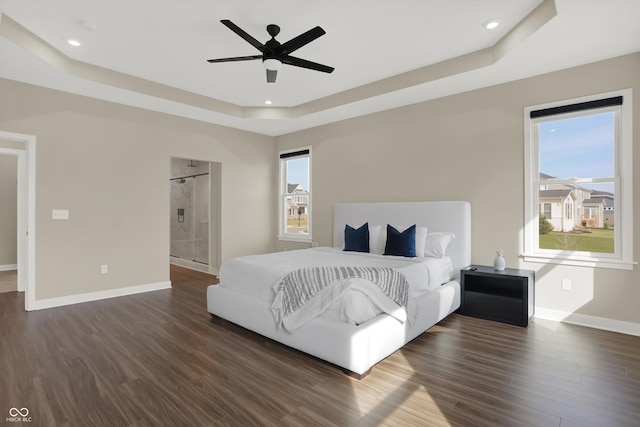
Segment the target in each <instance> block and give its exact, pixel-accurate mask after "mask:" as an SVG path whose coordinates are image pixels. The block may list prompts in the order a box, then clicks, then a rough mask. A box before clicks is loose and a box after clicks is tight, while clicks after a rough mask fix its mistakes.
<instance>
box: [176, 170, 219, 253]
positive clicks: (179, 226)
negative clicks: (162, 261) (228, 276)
mask: <svg viewBox="0 0 640 427" xmlns="http://www.w3.org/2000/svg"><path fill="white" fill-rule="evenodd" d="M180 160H182V159H180ZM184 161H185V162H187V161H188V160H184ZM192 163H193V162H192ZM200 163H204V162H200ZM193 172H196V173H194V174H193V175H179V176H178V177H176V178H172V179H171V249H170V253H171V256H172V257H176V258H181V259H183V260H186V261H193V262H196V263H199V264H207V265H208V264H209V217H210V214H209V198H210V190H209V173H208V172H207V173H204V172H200V173H198V171H196V170H194V171H193Z"/></svg>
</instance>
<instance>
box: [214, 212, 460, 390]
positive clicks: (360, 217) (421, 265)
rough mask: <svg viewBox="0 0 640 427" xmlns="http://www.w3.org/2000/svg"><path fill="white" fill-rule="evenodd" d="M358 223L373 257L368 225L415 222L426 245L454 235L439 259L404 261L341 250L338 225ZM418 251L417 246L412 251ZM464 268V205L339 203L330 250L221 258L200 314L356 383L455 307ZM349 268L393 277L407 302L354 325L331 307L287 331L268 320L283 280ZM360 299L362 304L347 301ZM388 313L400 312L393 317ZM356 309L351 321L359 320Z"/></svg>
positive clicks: (273, 313) (273, 314) (357, 281)
mask: <svg viewBox="0 0 640 427" xmlns="http://www.w3.org/2000/svg"><path fill="white" fill-rule="evenodd" d="M364 224H370V225H371V231H372V233H371V235H370V239H371V251H374V242H373V240H374V231H373V228H374V227H375V226H374V225H386V224H391V225H395V226H398V230H400V229H401V228H400V227H409V226H411V225H413V224H416V225H419V226H426V234H427V236H428V238H429V239H431V238H432V236H437V235H443V234H447V235H455V238H453V239H452V240H450V243H448V246H446V254H439V255H438V257H434V256H432V257H416V259H412V258H405V257H400V256H388V255H381V254H379V253H372V254H367V253H360V252H357V251H350V252H345V251H343V248H344V247H345V241H344V236H345V226H346V225H350V226H351V227H354V228H355V227H360V226H363V225H364ZM421 231H424V229H421ZM416 234H420V233H416ZM350 238H351V237H349V239H350ZM417 239H418V237H417ZM429 241H430V240H427V244H426V246H427V247H428V243H429ZM422 242H424V240H423V241H422ZM420 244H424V243H420ZM421 250H422V249H420V248H419V247H418V251H419V252H420V253H421ZM376 252H379V250H376ZM427 253H428V252H427ZM431 255H433V254H431ZM440 255H444V256H440ZM429 258H442V259H435V260H434V259H429ZM470 262H471V207H470V204H469V203H468V202H464V201H433V202H404V203H339V204H336V205H335V206H334V212H333V247H326V248H322V247H321V248H310V249H304V250H299V251H290V252H281V253H274V254H265V255H253V256H247V257H239V258H233V259H230V260H227V261H225V262H224V263H223V265H222V266H221V271H220V284H219V285H212V286H209V287H208V288H207V309H208V311H209V313H211V315H212V316H217V317H220V318H223V319H226V320H228V321H230V322H233V323H235V324H237V325H240V326H242V327H244V328H247V329H249V330H251V331H254V332H256V333H258V334H261V335H263V336H265V337H268V338H271V339H273V340H275V341H278V342H280V343H282V344H285V345H287V346H289V347H292V348H295V349H297V350H300V351H302V352H305V353H308V354H310V355H312V356H315V357H318V358H320V359H322V360H325V361H327V362H330V363H332V364H334V365H337V366H339V367H341V368H342V369H343V370H345V371H346V372H347V373H349V374H351V375H353V376H355V377H357V378H361V377H363V376H364V375H366V374H367V373H368V372H369V371H370V369H371V368H372V367H373V366H374V365H375V364H376V363H378V362H379V361H381V360H382V359H384V358H385V357H387V356H389V355H390V354H392V353H393V352H395V351H396V350H398V349H399V348H401V347H402V346H404V345H405V344H406V343H408V342H409V341H411V340H413V339H414V338H416V337H417V336H419V335H420V334H422V333H423V332H425V331H426V330H427V329H429V328H430V327H432V326H433V325H435V324H436V323H438V322H439V321H440V320H442V319H444V318H445V317H446V316H448V315H449V314H451V313H452V312H453V311H455V310H456V309H457V308H458V307H459V305H460V284H459V282H458V280H459V272H460V269H461V268H463V267H466V266H468V265H469V264H470ZM351 265H353V266H355V267H354V268H361V269H362V270H364V269H366V268H368V267H366V266H375V268H376V269H380V270H382V269H384V270H385V271H389V270H393V271H397V272H400V273H401V277H402V278H406V282H407V283H408V285H406V284H405V285H406V286H408V288H407V289H409V292H408V295H409V296H408V298H406V299H405V301H406V302H407V303H406V304H405V305H402V304H400V303H398V304H400V306H398V305H395V306H394V304H393V303H391V304H390V305H389V306H388V307H389V309H387V310H386V311H384V310H382V309H381V308H380V307H379V306H376V305H375V304H373V306H374V307H373V308H375V309H376V311H377V312H376V313H375V315H373V317H372V318H369V319H368V320H360V321H357V320H356V321H353V319H351V321H349V320H350V319H345V318H343V317H344V316H342V318H341V314H340V310H337V312H338V314H336V310H334V307H335V304H333V303H332V304H333V305H332V306H331V307H328V308H322V309H321V310H320V312H321V314H320V315H319V316H317V317H316V316H311V318H305V319H304V321H303V322H302V323H297V322H294V324H293V325H291V324H285V323H284V322H283V320H282V319H280V318H279V317H278V316H277V315H276V311H275V309H274V306H275V305H276V302H275V300H276V299H277V298H278V296H279V295H280V292H281V290H282V289H283V282H285V280H284V279H285V278H288V277H289V276H290V275H292V274H297V272H298V271H300V270H301V269H308V270H311V269H319V268H333V269H338V268H339V267H341V266H351ZM329 266H331V267H329ZM358 266H360V267H358ZM314 271H315V270H314ZM421 272H422V273H421ZM420 274H423V275H429V277H430V280H429V283H428V284H427V285H419V286H422V288H420V289H418V288H417V287H416V286H417V285H416V283H418V282H416V280H418V279H417V277H418V276H419V275H420ZM445 276H446V277H445ZM396 277H397V276H396ZM347 282H348V283H349V284H352V283H355V284H362V285H366V283H365V282H367V280H366V278H364V279H363V278H362V277H358V278H355V279H354V278H352V279H348V280H347ZM440 282H443V283H440ZM345 292H346V293H342V294H341V296H340V301H342V298H344V296H345V295H352V294H353V291H351V290H347V291H345ZM355 293H356V294H358V291H356V292H355ZM358 295H359V294H358ZM360 297H361V295H360ZM344 299H347V298H344ZM360 300H362V298H360V299H357V298H356V299H355V301H360ZM337 302H338V301H336V303H337ZM396 302H397V300H396ZM394 307H395V308H396V309H398V308H399V309H400V310H399V311H398V310H395V311H394ZM357 311H358V310H356V318H357V316H358V315H359V313H357ZM361 311H367V310H361ZM378 313H379V314H378ZM403 313H404V315H405V318H404V319H402V315H403ZM369 316H371V314H370V313H369ZM276 319H277V320H276Z"/></svg>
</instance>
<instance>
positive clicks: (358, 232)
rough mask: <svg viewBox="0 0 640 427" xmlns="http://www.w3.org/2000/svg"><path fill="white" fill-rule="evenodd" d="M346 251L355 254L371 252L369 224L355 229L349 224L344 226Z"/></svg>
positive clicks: (366, 223)
mask: <svg viewBox="0 0 640 427" xmlns="http://www.w3.org/2000/svg"><path fill="white" fill-rule="evenodd" d="M344 250H345V251H353V252H369V223H368V222H365V223H364V224H363V225H362V226H361V227H360V228H358V229H355V228H353V227H351V226H350V225H349V224H347V225H345V226H344Z"/></svg>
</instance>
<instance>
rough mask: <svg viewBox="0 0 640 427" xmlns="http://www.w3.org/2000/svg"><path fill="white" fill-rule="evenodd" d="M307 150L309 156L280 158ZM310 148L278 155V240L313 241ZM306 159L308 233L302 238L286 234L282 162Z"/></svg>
mask: <svg viewBox="0 0 640 427" xmlns="http://www.w3.org/2000/svg"><path fill="white" fill-rule="evenodd" d="M304 150H308V151H309V154H306V155H300V156H296V157H290V158H287V159H282V158H281V157H280V156H281V155H283V154H288V153H295V152H297V151H304ZM311 153H312V147H311V146H307V147H298V148H292V149H289V150H283V151H280V152H279V153H278V235H277V236H276V237H277V238H278V240H286V241H292V242H311V241H312V240H313V228H312V227H313V183H312V182H311V181H312V165H311V163H312V157H311ZM304 157H307V158H308V159H309V188H308V189H307V191H308V192H309V195H308V200H309V203H308V205H307V218H308V219H307V223H308V230H309V232H308V233H307V234H305V235H304V236H300V237H299V236H297V235H295V234H288V233H286V232H285V231H286V229H287V225H286V224H287V216H286V215H285V209H284V202H285V200H286V193H287V184H288V183H287V182H285V181H286V180H285V172H284V171H283V168H282V162H283V161H286V160H292V159H296V158H304Z"/></svg>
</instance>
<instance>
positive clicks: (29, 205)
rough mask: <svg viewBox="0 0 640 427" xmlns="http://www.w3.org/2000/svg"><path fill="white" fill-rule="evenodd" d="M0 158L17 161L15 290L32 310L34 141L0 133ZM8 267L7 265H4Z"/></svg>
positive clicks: (33, 138) (33, 305)
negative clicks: (23, 294) (23, 295)
mask: <svg viewBox="0 0 640 427" xmlns="http://www.w3.org/2000/svg"><path fill="white" fill-rule="evenodd" d="M0 156H9V157H14V158H17V167H16V175H17V176H16V187H17V192H16V236H15V243H16V245H15V250H16V254H15V255H16V256H15V259H16V264H15V265H16V287H17V290H18V292H25V298H24V301H25V310H27V311H30V310H34V309H35V308H36V307H35V237H36V227H35V210H34V207H35V194H36V191H35V190H36V189H35V182H36V181H35V173H36V172H35V162H36V138H35V136H33V135H24V134H18V133H12V132H4V131H0ZM8 265H10V264H8Z"/></svg>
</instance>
